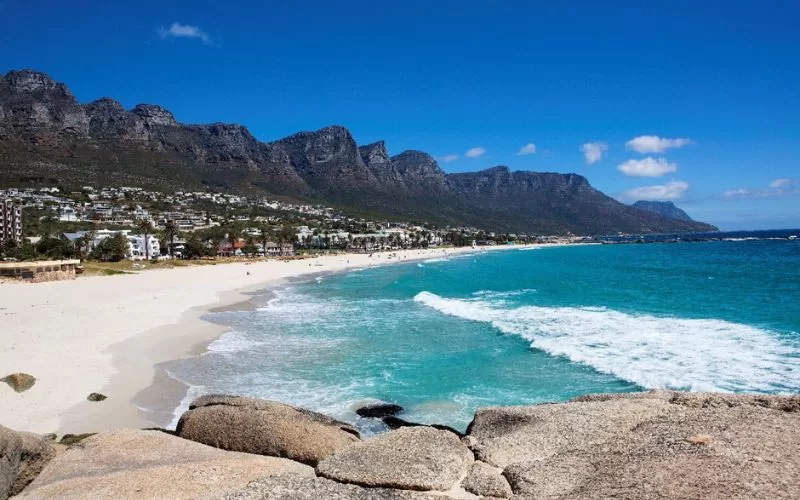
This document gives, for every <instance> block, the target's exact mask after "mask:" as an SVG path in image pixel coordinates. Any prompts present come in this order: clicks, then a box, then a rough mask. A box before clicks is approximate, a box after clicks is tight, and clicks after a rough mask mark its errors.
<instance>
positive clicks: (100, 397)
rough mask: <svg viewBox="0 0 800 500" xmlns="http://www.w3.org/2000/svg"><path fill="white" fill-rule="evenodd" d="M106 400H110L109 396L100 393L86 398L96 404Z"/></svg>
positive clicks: (94, 393)
mask: <svg viewBox="0 0 800 500" xmlns="http://www.w3.org/2000/svg"><path fill="white" fill-rule="evenodd" d="M106 399H108V396H106V395H105V394H100V393H99V392H93V393H91V394H89V395H88V396H86V400H87V401H92V402H94V403H96V402H99V401H105V400H106Z"/></svg>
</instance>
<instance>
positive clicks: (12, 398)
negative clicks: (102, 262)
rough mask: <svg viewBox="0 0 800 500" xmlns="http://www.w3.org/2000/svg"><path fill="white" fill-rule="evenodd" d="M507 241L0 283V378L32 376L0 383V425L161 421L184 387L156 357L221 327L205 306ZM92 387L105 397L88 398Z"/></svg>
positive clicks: (198, 347) (41, 428) (185, 348)
mask: <svg viewBox="0 0 800 500" xmlns="http://www.w3.org/2000/svg"><path fill="white" fill-rule="evenodd" d="M508 248H515V247H486V248H482V249H479V250H474V249H470V248H459V249H447V250H443V249H435V250H434V249H431V250H408V251H401V252H396V255H397V256H396V257H390V256H389V254H388V253H383V254H374V255H373V256H372V257H370V256H369V255H363V254H348V255H334V256H325V257H319V258H314V259H305V260H297V261H290V262H282V261H262V262H253V263H245V262H242V263H230V264H220V265H217V266H197V267H182V268H175V269H168V270H153V271H145V272H141V273H138V274H136V275H117V276H104V277H91V278H81V279H78V280H74V281H62V282H52V283H40V284H17V283H11V284H2V285H0V325H2V326H1V327H0V377H2V376H5V375H6V374H8V373H14V372H25V373H29V374H31V375H33V376H34V377H36V379H37V381H36V385H34V386H33V388H31V389H30V390H28V391H26V392H23V393H19V394H18V393H16V392H14V391H13V390H12V389H11V388H10V387H9V386H7V385H6V384H2V383H0V408H2V409H3V411H2V412H1V413H0V425H4V426H6V427H10V428H12V429H15V430H20V431H31V432H39V433H48V432H57V433H59V434H63V433H67V432H70V433H78V432H89V431H100V430H105V429H111V428H122V427H134V428H135V427H148V426H153V425H164V424H165V421H169V419H170V417H171V413H172V411H173V410H174V408H175V407H176V406H177V405H178V403H179V402H180V399H181V397H182V394H183V388H182V386H181V384H179V383H178V382H176V381H172V380H171V379H169V377H168V376H166V375H165V374H164V373H163V370H158V369H157V365H161V364H162V363H166V362H169V361H171V360H175V359H180V358H185V357H188V356H192V355H197V354H200V353H202V352H203V351H204V349H205V346H207V345H208V343H210V342H211V341H213V340H214V339H215V338H217V337H218V336H219V335H221V334H222V333H223V332H224V327H222V326H220V325H215V324H212V323H210V322H207V321H203V320H202V319H200V318H201V316H203V315H204V314H205V313H207V312H208V311H209V310H211V309H215V308H220V307H229V306H232V305H234V304H238V303H242V302H244V301H246V300H247V299H248V295H247V294H248V293H252V292H255V291H256V290H261V289H264V288H265V287H267V286H269V285H274V284H278V283H280V282H281V280H286V279H289V278H298V277H303V276H308V275H311V274H315V273H320V272H336V271H344V270H347V269H352V268H363V267H368V266H375V265H386V264H392V263H398V262H408V261H410V260H418V259H428V258H432V257H435V256H441V255H443V254H445V253H446V254H448V255H454V254H459V253H470V252H476V251H478V252H480V251H485V250H502V249H508ZM154 382H155V383H154ZM92 392H100V393H102V394H105V395H107V396H108V399H107V400H105V401H103V402H101V403H91V402H88V401H87V400H86V396H88V395H89V393H92ZM134 400H136V401H144V400H146V401H147V402H148V405H147V406H148V407H152V408H155V411H154V412H149V413H146V412H144V411H142V410H141V409H140V408H139V407H137V406H136V404H134Z"/></svg>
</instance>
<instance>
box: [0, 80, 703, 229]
mask: <svg viewBox="0 0 800 500" xmlns="http://www.w3.org/2000/svg"><path fill="white" fill-rule="evenodd" d="M41 184H49V185H52V184H61V185H64V186H68V187H73V186H82V185H86V184H92V185H97V186H102V185H131V186H142V187H147V188H156V189H203V188H210V189H216V190H225V191H232V192H238V193H243V194H264V193H270V194H275V195H283V196H289V197H294V198H298V199H305V200H315V201H320V202H324V203H329V204H334V205H337V206H340V207H343V208H349V209H353V210H358V211H362V212H371V213H374V214H379V215H382V216H386V217H402V218H406V219H411V220H415V221H419V222H431V223H437V224H451V225H473V226H477V227H481V228H485V229H490V230H500V231H513V232H533V233H548V234H550V233H564V232H573V233H576V234H598V233H610V232H617V231H625V232H637V233H638V232H642V233H643V232H683V231H695V230H708V229H709V228H710V226H707V225H704V224H700V223H695V222H692V221H685V220H676V219H670V218H667V217H663V216H661V215H658V214H655V213H651V212H647V211H643V210H638V209H636V208H632V207H628V206H626V205H623V204H621V203H618V202H617V201H615V200H613V199H612V198H609V197H608V196H606V195H604V194H603V193H601V192H600V191H597V190H596V189H594V188H592V187H591V186H590V185H589V183H588V181H587V180H586V179H585V178H583V177H581V176H579V175H575V174H554V173H535V172H511V171H510V170H509V169H508V168H507V167H496V168H492V169H489V170H485V171H482V172H473V173H464V174H446V173H445V172H444V171H443V170H442V169H441V168H440V167H439V165H438V164H437V162H436V161H435V160H434V159H433V157H431V156H430V155H428V154H427V153H424V152H421V151H405V152H402V153H400V154H398V155H395V156H390V155H389V152H388V151H387V149H386V146H385V144H384V143H383V142H382V141H380V142H376V143H373V144H369V145H366V146H361V147H359V146H358V144H357V143H356V141H355V139H354V138H353V136H352V134H350V132H349V131H348V130H347V129H346V128H344V127H341V126H330V127H325V128H323V129H321V130H318V131H316V132H300V133H297V134H294V135H291V136H289V137H286V138H283V139H280V140H277V141H273V142H268V143H264V142H260V141H259V140H257V139H256V138H255V137H254V136H253V135H252V134H251V133H250V132H249V131H248V130H247V128H245V127H243V126H241V125H235V124H223V123H212V124H207V125H186V124H181V123H179V122H178V121H177V120H175V117H174V116H173V115H172V113H170V112H169V111H168V110H166V109H164V108H162V107H160V106H157V105H152V104H139V105H137V106H135V107H134V108H133V109H131V110H126V109H124V107H123V106H122V105H121V104H120V103H119V102H117V101H115V100H113V99H111V98H107V97H105V98H102V99H99V100H96V101H93V102H91V103H88V104H85V105H82V104H80V103H79V102H78V101H77V100H76V99H75V97H74V96H73V94H72V93H71V92H70V90H69V89H68V88H67V87H66V85H64V84H62V83H59V82H56V81H55V80H53V79H52V78H50V77H49V76H47V75H45V74H43V73H39V72H35V71H30V70H24V71H11V72H9V73H8V74H6V75H5V76H4V77H1V78H0V185H14V186H19V185H31V186H34V185H41Z"/></svg>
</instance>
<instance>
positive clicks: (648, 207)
mask: <svg viewBox="0 0 800 500" xmlns="http://www.w3.org/2000/svg"><path fill="white" fill-rule="evenodd" d="M631 206H632V207H633V208H638V209H639V210H645V211H647V212H652V213H655V214H659V215H663V216H664V217H668V218H670V219H675V220H682V221H687V222H694V221H693V220H692V218H691V217H689V214H687V213H686V212H684V211H683V210H681V209H680V208H678V207H676V206H675V204H674V203H672V202H671V201H641V200H640V201H637V202H636V203H634V204H633V205H631Z"/></svg>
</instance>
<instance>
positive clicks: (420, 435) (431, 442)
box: [317, 427, 473, 491]
mask: <svg viewBox="0 0 800 500" xmlns="http://www.w3.org/2000/svg"><path fill="white" fill-rule="evenodd" d="M472 461H473V457H472V453H470V451H469V449H468V448H467V447H466V446H464V445H463V444H462V443H461V440H460V439H459V438H458V437H456V436H454V435H453V434H451V433H449V432H445V431H440V430H437V429H432V428H430V427H412V428H405V429H399V430H396V431H392V432H385V433H383V434H379V435H377V436H375V437H372V438H370V439H367V440H365V441H361V442H359V443H355V444H353V445H351V446H347V447H345V448H342V449H340V450H337V451H336V453H334V454H333V455H331V456H330V457H328V458H326V459H325V460H323V461H322V462H320V463H319V465H318V466H317V474H318V475H320V476H322V477H326V478H328V479H333V480H334V481H339V482H341V483H350V484H357V485H359V486H366V487H370V488H373V487H377V488H400V489H405V490H422V491H424V490H441V491H446V490H448V489H450V488H452V487H453V486H455V485H456V483H457V482H458V481H459V479H460V478H461V477H462V476H463V475H464V473H465V472H466V470H467V467H469V466H470V464H471V463H472Z"/></svg>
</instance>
